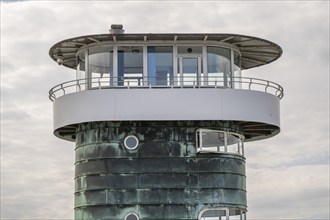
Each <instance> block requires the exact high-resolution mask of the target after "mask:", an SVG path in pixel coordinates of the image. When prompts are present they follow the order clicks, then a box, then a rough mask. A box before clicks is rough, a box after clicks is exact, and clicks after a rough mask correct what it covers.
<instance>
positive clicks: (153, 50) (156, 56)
mask: <svg viewBox="0 0 330 220" xmlns="http://www.w3.org/2000/svg"><path fill="white" fill-rule="evenodd" d="M172 82H173V47H167V46H157V47H155V46H148V84H149V85H163V86H169V85H172V84H173V83H172Z"/></svg>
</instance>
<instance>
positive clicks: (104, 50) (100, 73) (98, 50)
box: [77, 46, 113, 88]
mask: <svg viewBox="0 0 330 220" xmlns="http://www.w3.org/2000/svg"><path fill="white" fill-rule="evenodd" d="M78 59H79V64H78V67H77V68H78V71H77V79H78V80H79V84H80V85H81V86H82V87H85V86H86V85H87V87H88V88H93V87H100V86H109V85H110V79H112V77H113V75H112V71H113V65H112V63H113V49H112V47H105V46H103V47H95V48H91V49H89V50H88V60H87V61H86V60H85V51H82V52H81V53H80V54H79V55H78ZM86 62H88V72H87V73H86V70H85V66H86ZM84 78H85V80H82V79H84ZM86 79H87V80H86ZM83 81H85V82H83Z"/></svg>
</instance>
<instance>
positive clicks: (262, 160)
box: [0, 1, 329, 219]
mask: <svg viewBox="0 0 330 220" xmlns="http://www.w3.org/2000/svg"><path fill="white" fill-rule="evenodd" d="M5 2H7V1H1V19H0V20H1V218H15V219H23V218H30V219H50V214H49V213H52V216H51V218H53V219H71V218H73V190H74V184H73V169H74V167H73V163H74V162H73V158H74V153H73V151H74V150H73V149H74V146H73V143H68V142H65V141H62V140H58V139H57V138H56V137H54V136H53V135H52V104H51V102H50V101H49V100H48V90H49V89H50V88H51V87H52V86H54V85H57V84H59V83H61V82H65V81H68V80H71V79H74V77H75V74H74V71H73V70H69V69H67V68H64V67H62V66H61V67H59V66H57V64H56V63H55V62H53V61H52V60H51V59H50V58H49V56H48V50H49V48H50V47H51V46H52V45H53V44H55V43H56V42H58V41H61V40H63V39H67V38H71V37H75V36H80V35H87V34H98V33H107V32H108V30H109V28H110V25H111V24H113V23H121V24H123V25H124V29H125V30H126V32H127V33H140V32H142V33H165V32H190V33H200V32H206V33H207V32H211V33H212V32H213V33H237V34H246V35H252V36H257V37H261V38H265V39H268V40H271V41H274V42H275V43H278V44H279V45H280V46H281V47H282V48H283V50H284V53H283V56H282V58H280V59H279V60H277V61H275V62H274V63H272V64H270V65H267V66H264V67H259V68H255V69H251V70H248V71H245V72H243V74H245V75H247V76H253V77H257V78H263V79H267V80H271V81H274V82H277V83H279V84H281V85H282V86H283V87H284V89H285V96H284V99H283V100H282V101H281V116H282V127H281V129H282V131H281V133H280V134H279V135H278V136H276V137H274V138H271V139H269V140H264V141H260V142H252V143H248V144H246V154H247V172H248V200H249V203H248V205H249V212H248V217H249V218H250V219H251V218H258V219H270V218H272V219H283V218H296V219H298V218H299V219H322V218H323V219H327V218H329V209H328V207H329V10H328V9H329V2H328V1H287V2H285V1H278V2H277V1H265V2H261V1H256V2H254V1H246V2H244V1H232V2H230V1H219V2H217V1H192V2H191V1H61V2H59V1H15V2H12V3H11V4H7V3H5Z"/></svg>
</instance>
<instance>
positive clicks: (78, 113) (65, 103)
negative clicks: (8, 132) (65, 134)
mask: <svg viewBox="0 0 330 220" xmlns="http://www.w3.org/2000/svg"><path fill="white" fill-rule="evenodd" d="M159 120H226V121H231V120H232V121H251V122H260V123H265V124H270V125H275V126H277V127H280V107H279V98H278V97H277V96H275V95H271V94H268V93H265V92H260V91H252V90H240V89H214V88H200V89H190V88H186V89H161V88H160V89H151V90H150V89H143V88H135V89H133V88H131V89H101V90H86V91H82V92H78V93H71V94H68V95H65V96H62V97H59V98H58V99H56V100H55V101H54V130H56V129H58V128H60V127H64V126H67V125H72V124H77V123H83V122H91V121H159Z"/></svg>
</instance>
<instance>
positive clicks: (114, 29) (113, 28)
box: [110, 24, 125, 34]
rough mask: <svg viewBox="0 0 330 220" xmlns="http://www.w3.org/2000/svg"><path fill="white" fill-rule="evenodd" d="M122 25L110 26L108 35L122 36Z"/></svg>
mask: <svg viewBox="0 0 330 220" xmlns="http://www.w3.org/2000/svg"><path fill="white" fill-rule="evenodd" d="M124 31H125V30H124V29H123V25H122V24H112V25H111V29H110V34H123V33H124Z"/></svg>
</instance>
